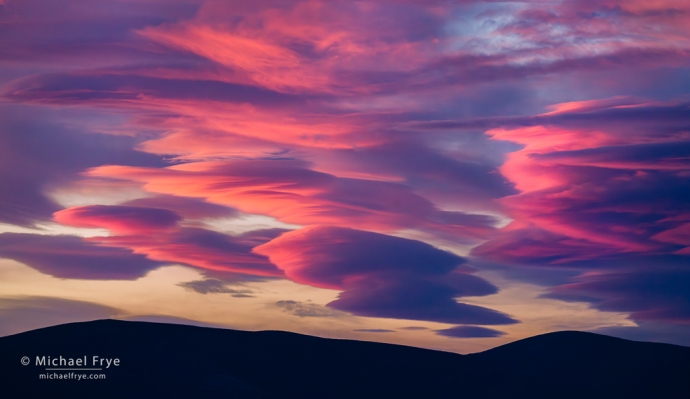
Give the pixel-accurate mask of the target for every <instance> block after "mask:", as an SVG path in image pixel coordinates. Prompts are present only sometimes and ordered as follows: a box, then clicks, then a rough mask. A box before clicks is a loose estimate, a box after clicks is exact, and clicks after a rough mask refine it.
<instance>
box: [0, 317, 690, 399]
mask: <svg viewBox="0 0 690 399" xmlns="http://www.w3.org/2000/svg"><path fill="white" fill-rule="evenodd" d="M25 356H26V357H27V358H28V359H27V360H28V362H29V364H28V365H26V366H23V365H22V363H21V359H22V358H23V357H25ZM44 356H45V361H46V362H48V361H52V362H54V363H53V365H48V364H43V365H37V364H36V362H37V361H39V363H40V362H41V361H42V360H41V359H42V358H43V357H44ZM48 356H50V358H51V359H52V360H49V359H48ZM60 356H62V358H63V359H64V360H63V364H60V363H59V362H60V359H59V357H60ZM85 356H86V366H88V367H89V368H102V370H87V371H84V370H76V371H75V370H73V369H74V368H75V367H77V366H75V365H72V366H69V365H67V362H68V360H69V359H70V358H72V359H73V361H75V362H76V361H77V359H82V360H80V361H81V362H82V363H83V362H84V360H83V359H84V357H85ZM93 356H98V357H99V359H115V358H117V359H119V365H118V366H116V365H115V363H116V362H114V360H113V361H111V363H110V367H109V368H108V367H107V364H108V363H107V360H106V361H104V362H103V363H98V362H97V364H96V365H95V366H94V365H93V364H92V363H93ZM37 357H38V359H37ZM55 359H57V360H55ZM27 360H25V361H27ZM83 366H84V365H82V367H83ZM46 368H68V369H72V370H45V369H46ZM49 373H52V374H54V376H53V377H54V378H57V377H56V375H58V374H62V375H63V377H64V376H65V375H69V374H70V373H72V378H74V374H89V375H90V374H92V373H94V374H104V375H105V379H104V380H90V379H87V380H82V381H77V380H74V379H70V380H66V379H41V378H40V377H39V375H40V374H49ZM0 376H1V377H0V381H1V382H2V392H4V393H9V395H2V397H7V398H39V397H40V398H47V397H50V398H81V397H94V398H96V397H98V398H120V399H130V398H300V399H303V398H304V399H306V398H319V399H328V398H530V399H534V398H588V399H591V398H608V399H610V398H690V348H686V347H681V346H674V345H667V344H657V343H646V342H633V341H627V340H622V339H618V338H611V337H607V336H602V335H597V334H591V333H583V332H573V331H568V332H558V333H551V334H545V335H540V336H536V337H532V338H528V339H525V340H521V341H517V342H514V343H511V344H508V345H504V346H501V347H498V348H494V349H491V350H489V351H486V352H482V353H477V354H471V355H458V354H453V353H446V352H438V351H432V350H426V349H419V348H412V347H405V346H399V345H389V344H381V343H372V342H361V341H348V340H334V339H324V338H317V337H311V336H306V335H300V334H293V333H288V332H279V331H261V332H245V331H234V330H226V329H214V328H204V327H193V326H185V325H175V324H162V323H146V322H128V321H117V320H99V321H93V322H86V323H73V324H65V325H60V326H55V327H48V328H44V329H39V330H34V331H29V332H26V333H22V334H17V335H13V336H9V337H3V338H0Z"/></svg>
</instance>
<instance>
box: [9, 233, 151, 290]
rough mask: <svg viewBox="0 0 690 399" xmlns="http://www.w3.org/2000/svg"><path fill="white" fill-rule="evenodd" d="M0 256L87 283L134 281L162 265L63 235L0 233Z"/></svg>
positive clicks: (140, 256)
mask: <svg viewBox="0 0 690 399" xmlns="http://www.w3.org/2000/svg"><path fill="white" fill-rule="evenodd" d="M0 256H1V257H3V258H8V259H12V260H15V261H17V262H20V263H23V264H25V265H27V266H29V267H31V268H33V269H36V270H38V271H39V272H41V273H44V274H48V275H51V276H54V277H58V278H70V279H87V280H135V279H137V278H139V277H143V276H144V275H146V273H148V272H149V271H151V270H154V269H156V268H158V267H160V266H161V265H162V264H163V263H162V262H157V261H154V260H151V259H147V258H146V257H145V256H143V255H140V254H136V253H132V251H130V250H127V249H122V248H109V247H103V246H99V245H97V244H96V243H93V242H89V241H87V240H85V239H83V238H81V237H75V236H66V235H61V236H52V235H39V234H20V233H2V234H0Z"/></svg>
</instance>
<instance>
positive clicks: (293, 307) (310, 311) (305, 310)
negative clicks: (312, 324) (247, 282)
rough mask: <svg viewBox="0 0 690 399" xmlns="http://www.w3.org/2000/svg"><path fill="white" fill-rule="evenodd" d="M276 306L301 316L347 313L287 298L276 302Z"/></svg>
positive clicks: (327, 315) (334, 315) (340, 314)
mask: <svg viewBox="0 0 690 399" xmlns="http://www.w3.org/2000/svg"><path fill="white" fill-rule="evenodd" d="M275 306H277V307H278V308H280V309H282V310H283V312H285V313H289V314H291V315H294V316H299V317H342V316H345V315H347V313H343V312H339V311H337V310H334V309H330V308H327V307H325V306H321V305H317V304H315V303H309V302H298V301H290V300H286V301H278V302H276V303H275Z"/></svg>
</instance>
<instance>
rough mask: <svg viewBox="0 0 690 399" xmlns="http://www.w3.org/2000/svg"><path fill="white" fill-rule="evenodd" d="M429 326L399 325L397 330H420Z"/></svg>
mask: <svg viewBox="0 0 690 399" xmlns="http://www.w3.org/2000/svg"><path fill="white" fill-rule="evenodd" d="M428 329H429V328H427V327H421V326H409V327H400V328H399V330H408V331H422V330H428Z"/></svg>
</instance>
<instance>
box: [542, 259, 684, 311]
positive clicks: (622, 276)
mask: <svg viewBox="0 0 690 399" xmlns="http://www.w3.org/2000/svg"><path fill="white" fill-rule="evenodd" d="M641 260H642V261H643V262H644V263H642V264H652V261H654V260H656V262H654V263H655V264H656V266H657V268H656V270H654V269H642V270H640V269H638V270H621V271H611V272H591V273H585V274H583V275H581V276H579V277H577V278H575V281H574V282H572V283H570V284H564V285H559V286H556V287H553V288H551V292H550V293H549V294H547V295H546V296H547V297H549V298H556V299H561V300H566V301H586V302H590V303H592V305H593V306H594V307H596V308H597V309H600V310H604V311H610V312H626V313H630V318H631V319H633V320H635V321H643V322H649V321H660V322H663V323H677V324H688V323H689V322H690V270H687V268H684V269H680V270H678V269H673V268H670V269H669V268H668V266H666V265H664V262H663V259H658V258H657V259H654V258H651V259H644V258H642V259H641Z"/></svg>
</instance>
